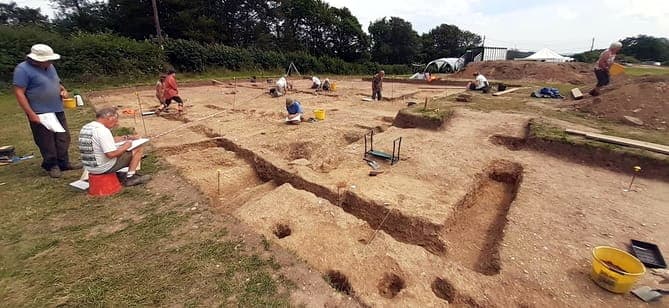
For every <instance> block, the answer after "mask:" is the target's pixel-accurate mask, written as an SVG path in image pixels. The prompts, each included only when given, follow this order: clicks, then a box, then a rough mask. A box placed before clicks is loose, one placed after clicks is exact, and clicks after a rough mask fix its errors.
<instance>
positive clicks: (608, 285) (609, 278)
mask: <svg viewBox="0 0 669 308" xmlns="http://www.w3.org/2000/svg"><path fill="white" fill-rule="evenodd" d="M645 273H646V268H645V267H644V266H643V264H642V263H641V261H639V259H637V258H635V257H634V256H632V255H631V254H629V253H627V252H625V251H622V250H620V249H617V248H613V247H608V246H598V247H595V249H593V250H592V272H591V273H590V278H592V280H594V281H595V283H597V284H598V285H599V286H600V287H602V288H604V289H607V290H609V291H611V292H613V293H627V292H629V291H630V290H631V289H632V286H634V284H635V283H636V282H637V281H638V280H639V279H640V278H641V276H643V274H645Z"/></svg>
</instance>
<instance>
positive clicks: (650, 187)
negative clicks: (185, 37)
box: [89, 80, 669, 307]
mask: <svg viewBox="0 0 669 308" xmlns="http://www.w3.org/2000/svg"><path fill="white" fill-rule="evenodd" d="M295 86H296V88H297V89H304V90H301V91H300V92H293V93H290V94H289V95H290V96H291V97H294V98H296V99H298V100H300V101H301V102H302V103H303V105H304V107H305V111H306V116H307V117H312V116H313V110H315V109H324V110H325V111H326V120H325V121H319V122H316V123H308V122H307V123H302V124H301V125H295V126H293V125H286V124H284V123H283V117H284V110H285V108H284V98H271V97H270V96H269V95H267V94H266V90H267V88H268V84H264V83H263V84H251V83H248V82H245V83H242V82H239V83H238V84H237V86H236V88H235V86H234V85H230V84H227V85H216V86H200V87H189V88H183V89H181V96H182V97H183V98H184V99H186V114H185V115H184V116H182V117H175V116H174V115H173V114H168V115H165V116H161V117H156V116H148V117H144V124H145V125H146V135H149V136H154V138H153V139H152V141H151V147H152V148H153V149H154V150H156V151H158V153H160V154H161V155H163V156H164V157H165V159H166V160H167V161H168V162H169V163H171V164H174V165H176V166H177V167H178V169H179V170H180V172H181V174H182V175H183V176H184V177H185V178H186V179H187V180H188V181H190V182H192V183H193V184H195V185H196V186H198V187H199V188H200V189H201V190H202V191H203V192H204V193H205V194H207V195H209V196H211V197H212V198H213V199H214V200H216V203H217V204H216V205H215V206H216V208H217V209H218V210H219V211H220V213H221V214H222V215H224V214H225V215H228V214H230V215H233V216H235V217H237V218H238V219H240V220H241V221H243V222H245V223H246V224H248V225H249V226H251V228H253V229H254V230H255V231H256V232H258V233H260V234H262V235H264V236H265V237H267V238H268V239H270V240H271V241H272V242H274V243H276V244H278V245H280V246H282V247H284V248H286V249H288V250H290V251H292V252H293V253H294V254H295V255H296V257H298V258H300V259H302V260H305V261H306V262H307V263H308V264H309V265H310V266H312V267H313V269H314V270H316V271H318V272H320V274H321V275H322V276H324V277H326V280H328V281H330V282H332V283H333V284H334V285H335V288H336V289H338V290H340V291H342V292H343V293H345V294H348V295H349V296H350V299H351V300H350V303H351V304H352V305H353V304H364V305H372V306H395V307H400V306H401V307H406V306H448V305H449V303H450V304H455V305H456V306H499V307H507V306H519V305H520V306H526V307H527V306H529V307H532V306H543V305H550V306H572V307H594V306H642V305H645V304H643V303H642V302H641V301H639V300H637V299H636V298H635V297H634V296H633V295H631V294H624V295H616V294H613V293H609V292H608V291H605V290H603V289H601V288H600V287H598V286H597V285H595V284H594V283H593V282H592V281H591V280H590V278H589V277H588V275H589V271H590V259H591V251H592V249H593V248H594V247H595V246H599V245H611V246H615V247H619V248H623V249H624V247H625V245H627V243H629V240H630V239H639V240H644V241H648V242H653V243H656V244H657V245H659V246H660V247H661V248H665V249H666V247H669V237H667V236H666V234H669V225H667V221H669V209H668V208H667V207H666V204H669V184H667V183H666V182H660V181H654V180H648V179H643V178H641V179H637V181H636V182H635V186H634V191H632V192H625V191H623V189H624V188H626V186H627V184H628V183H629V180H630V179H629V177H628V176H626V175H623V174H618V173H614V172H611V171H608V170H605V169H601V168H597V167H591V166H587V165H581V164H576V163H573V162H570V161H568V160H561V159H558V158H555V157H552V156H548V155H544V154H542V153H539V152H535V151H529V150H520V151H511V150H509V149H507V148H506V147H503V146H498V145H495V144H493V143H491V142H490V137H491V136H492V135H496V134H497V135H506V136H513V137H522V135H523V132H524V128H525V125H526V123H527V121H528V120H529V119H530V118H531V115H519V114H506V113H499V112H494V113H480V112H474V111H470V110H466V109H458V110H456V112H455V115H454V117H453V118H452V119H451V120H450V122H449V123H448V124H447V125H446V127H445V128H444V129H442V130H439V131H429V130H421V129H400V128H396V127H392V126H391V122H392V118H393V117H394V115H395V114H396V113H397V111H398V110H399V109H401V108H403V107H404V106H406V103H407V102H408V101H417V102H422V101H424V99H425V98H430V97H439V96H445V95H449V94H453V93H457V92H459V91H460V90H458V89H445V88H442V89H439V88H438V87H424V86H420V87H419V86H417V85H409V84H386V85H385V87H384V96H386V97H389V98H390V99H391V100H389V101H383V102H364V101H362V98H363V97H368V95H369V93H367V92H369V83H366V82H357V81H354V80H342V81H338V82H337V91H336V92H331V93H329V94H327V95H314V94H313V93H312V92H311V91H309V90H307V88H308V86H309V81H307V80H297V81H295ZM138 95H139V97H140V100H141V102H142V109H143V110H150V109H151V108H152V107H155V106H156V103H155V98H153V93H151V92H150V91H140V92H139V93H138ZM89 99H91V100H92V101H93V103H94V104H96V105H102V104H107V105H109V104H113V105H117V106H120V107H121V108H122V109H123V108H130V109H137V96H135V93H134V91H133V90H132V89H125V90H119V91H117V92H115V93H114V92H106V93H105V96H95V95H91V96H90V97H89ZM122 125H123V126H134V127H136V128H137V131H138V132H140V133H144V128H143V124H142V120H141V118H139V117H133V116H130V115H126V116H124V117H123V118H122ZM369 130H374V131H375V132H376V134H375V138H374V141H375V142H374V146H375V149H377V150H382V151H392V140H394V139H396V138H398V137H402V145H401V154H400V162H399V163H398V164H395V165H393V166H390V164H388V163H387V162H383V161H379V164H380V166H381V169H382V170H384V173H383V174H381V175H379V176H376V177H370V176H368V172H369V170H370V167H369V166H367V164H366V163H365V162H364V161H363V160H362V157H363V152H364V135H365V134H366V133H367V132H368V131H369ZM164 133H167V134H164ZM163 134H164V135H163ZM156 136H157V137H156ZM212 138H218V139H212ZM286 229H290V235H286V234H285V233H287V232H286V231H285V230H286ZM277 230H278V231H277ZM279 231H281V232H279ZM277 234H279V235H280V236H277ZM665 255H667V251H666V250H665ZM658 280H659V279H657V277H655V276H652V275H650V274H646V275H645V276H644V277H643V278H642V281H641V284H644V285H651V286H654V285H655V284H656V283H657V281H658ZM307 287H308V286H305V288H307ZM305 301H306V302H309V300H308V299H306V300H305V298H302V299H301V300H296V303H299V302H305ZM316 302H319V303H320V302H321V301H316V300H315V301H314V304H313V305H312V306H319V304H316ZM662 304H664V305H666V299H665V302H664V303H662V302H660V303H658V304H657V305H662ZM321 306H322V305H321Z"/></svg>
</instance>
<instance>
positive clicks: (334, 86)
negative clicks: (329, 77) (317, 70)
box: [330, 82, 337, 91]
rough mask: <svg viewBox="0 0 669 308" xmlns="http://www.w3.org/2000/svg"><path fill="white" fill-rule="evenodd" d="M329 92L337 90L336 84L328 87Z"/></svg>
mask: <svg viewBox="0 0 669 308" xmlns="http://www.w3.org/2000/svg"><path fill="white" fill-rule="evenodd" d="M330 90H332V91H335V90H337V83H336V82H333V83H332V84H331V85H330Z"/></svg>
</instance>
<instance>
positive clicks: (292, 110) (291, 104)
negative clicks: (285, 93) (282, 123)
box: [286, 98, 304, 124]
mask: <svg viewBox="0 0 669 308" xmlns="http://www.w3.org/2000/svg"><path fill="white" fill-rule="evenodd" d="M286 111H287V112H288V116H286V123H288V124H300V122H302V121H303V119H304V118H303V114H304V110H303V109H302V104H300V102H298V101H297V100H294V99H292V98H286Z"/></svg>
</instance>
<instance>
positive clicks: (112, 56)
mask: <svg viewBox="0 0 669 308" xmlns="http://www.w3.org/2000/svg"><path fill="white" fill-rule="evenodd" d="M37 43H44V44H48V45H50V46H51V47H52V48H53V49H54V51H55V52H57V53H59V54H61V56H62V58H61V60H59V61H57V62H56V68H57V69H58V74H59V75H60V77H61V78H63V79H64V80H66V81H75V82H79V83H84V84H86V83H91V82H97V81H101V82H104V81H105V80H119V79H124V80H134V79H139V78H142V77H147V76H155V75H157V74H158V72H160V71H161V70H164V69H165V68H167V67H174V68H175V69H176V70H177V71H179V72H196V73H199V72H204V71H205V70H207V69H214V70H217V69H226V70H232V71H240V70H247V71H256V70H263V71H278V70H285V69H286V68H287V67H288V66H289V65H290V63H291V62H293V63H295V65H296V66H297V68H298V69H299V70H300V73H302V74H304V75H310V74H316V73H318V74H338V75H353V74H355V75H372V74H374V73H376V72H377V71H379V70H381V69H383V70H385V71H386V73H387V74H390V75H399V74H408V73H410V72H411V68H410V67H409V66H407V65H379V64H377V63H373V62H362V63H349V62H345V61H343V60H341V59H339V58H334V57H329V56H321V57H316V56H313V55H311V54H308V53H306V52H288V53H281V52H277V51H267V50H255V49H250V50H248V49H241V48H235V47H230V46H225V45H221V44H202V43H199V42H195V41H188V40H182V39H176V40H173V39H169V40H166V41H165V42H164V45H163V48H161V47H160V46H159V45H157V44H155V43H153V42H150V41H137V40H133V39H129V38H125V37H121V36H118V35H114V34H110V33H101V34H90V33H78V34H73V35H71V36H63V35H61V34H59V33H56V32H52V31H49V30H47V29H43V28H38V27H34V26H32V27H31V26H0V86H1V85H2V84H4V83H10V82H11V80H12V74H13V70H14V67H15V66H16V65H17V64H18V63H20V62H21V61H23V60H24V59H25V56H26V54H28V53H29V52H30V47H31V46H32V45H34V44H37Z"/></svg>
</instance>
